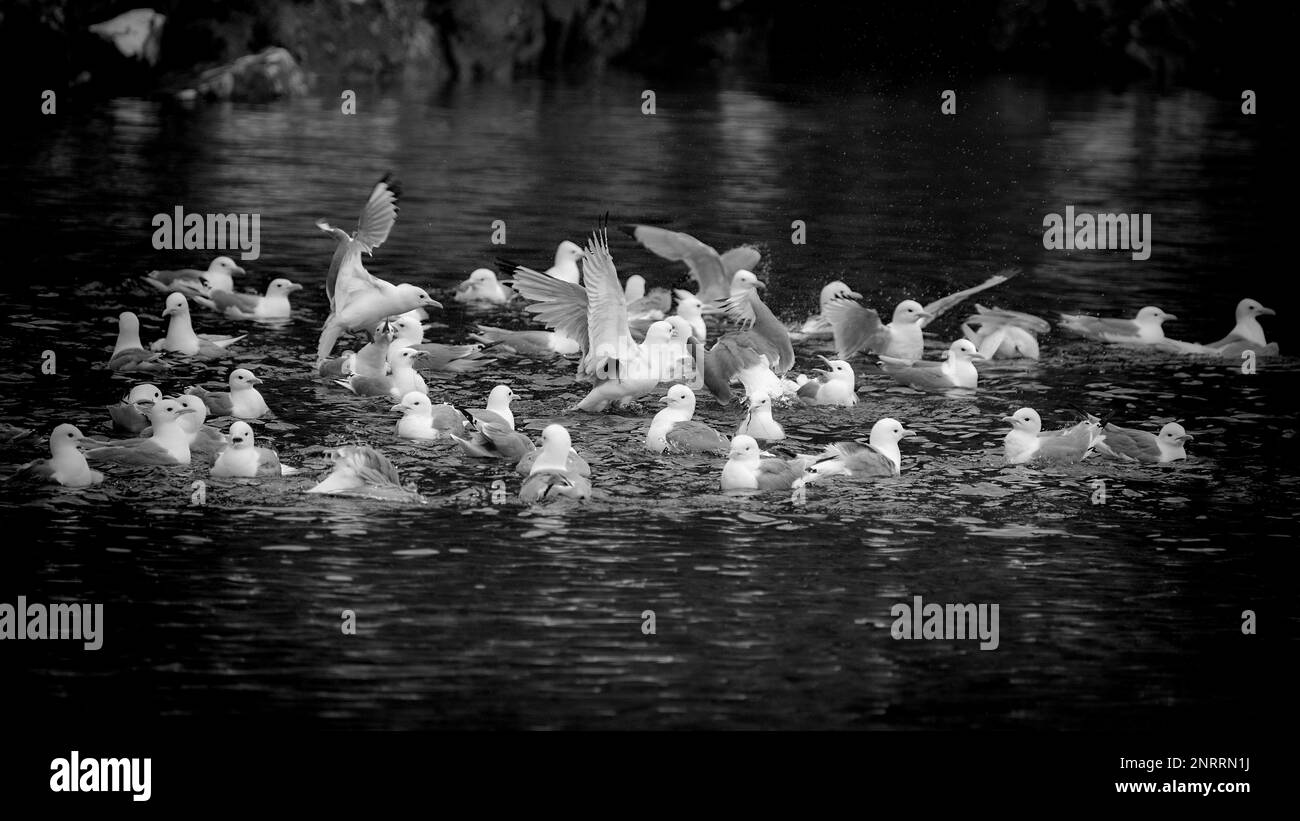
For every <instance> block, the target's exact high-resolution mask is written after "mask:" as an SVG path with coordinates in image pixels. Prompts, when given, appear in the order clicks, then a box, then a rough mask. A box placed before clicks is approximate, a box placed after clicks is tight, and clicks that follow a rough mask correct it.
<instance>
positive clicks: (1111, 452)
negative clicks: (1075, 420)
mask: <svg viewBox="0 0 1300 821" xmlns="http://www.w3.org/2000/svg"><path fill="white" fill-rule="evenodd" d="M1105 431H1106V438H1105V440H1104V441H1103V442H1102V443H1100V444H1098V445H1097V452H1098V453H1101V454H1105V455H1107V456H1114V457H1115V458H1117V459H1126V460H1129V461H1134V462H1155V463H1157V464H1165V463H1166V462H1176V461H1178V460H1179V459H1186V458H1187V451H1186V450H1184V449H1183V445H1184V444H1185V443H1186V442H1187V440H1188V439H1192V438H1194V437H1193V436H1192V435H1191V434H1190V433H1188V432H1187V431H1186V430H1184V429H1183V426H1182V425H1180V424H1178V423H1177V422H1170V423H1168V424H1167V425H1165V426H1164V427H1162V428H1161V429H1160V433H1158V434H1154V433H1147V432H1146V431H1144V430H1134V429H1133V428H1121V427H1120V426H1119V425H1112V424H1109V423H1108V424H1107V425H1106V428H1105Z"/></svg>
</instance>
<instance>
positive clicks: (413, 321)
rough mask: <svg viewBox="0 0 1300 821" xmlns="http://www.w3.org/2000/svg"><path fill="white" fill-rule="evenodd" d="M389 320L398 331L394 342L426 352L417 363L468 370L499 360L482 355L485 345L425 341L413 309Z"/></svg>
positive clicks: (447, 368) (451, 369)
mask: <svg viewBox="0 0 1300 821" xmlns="http://www.w3.org/2000/svg"><path fill="white" fill-rule="evenodd" d="M390 324H391V325H392V330H393V331H394V332H395V333H396V336H395V337H394V338H393V342H392V344H394V345H397V346H399V347H406V348H414V349H415V350H417V351H420V352H422V353H423V354H424V355H425V356H424V358H423V359H418V360H416V364H417V365H418V366H422V367H426V368H428V369H429V370H432V371H449V372H452V373H469V372H470V371H476V370H478V369H479V368H482V367H483V366H485V365H491V364H492V363H493V362H495V361H496V360H495V359H489V358H486V357H484V356H483V354H482V351H483V346H482V345H444V344H443V343H441V342H425V341H424V326H423V325H421V324H420V319H419V317H417V316H415V312H414V311H408V312H407V313H404V314H402V315H400V316H397V317H394V318H393V319H392V320H391V321H390Z"/></svg>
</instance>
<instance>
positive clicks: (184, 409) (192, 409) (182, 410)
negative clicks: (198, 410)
mask: <svg viewBox="0 0 1300 821" xmlns="http://www.w3.org/2000/svg"><path fill="white" fill-rule="evenodd" d="M186 413H194V408H181V409H180V410H178V411H176V415H177V416H181V415H183V414H186Z"/></svg>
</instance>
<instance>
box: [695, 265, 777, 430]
mask: <svg viewBox="0 0 1300 821" xmlns="http://www.w3.org/2000/svg"><path fill="white" fill-rule="evenodd" d="M742 273H746V272H742ZM751 276H752V274H751ZM754 281H755V282H757V279H755V280H754ZM719 304H720V305H721V307H722V310H723V311H725V312H726V313H727V315H728V316H729V317H731V318H732V319H735V320H738V321H739V322H740V326H741V327H740V329H739V330H735V331H730V332H728V333H726V334H723V335H722V337H720V338H719V339H718V341H717V342H715V343H713V347H712V348H709V349H708V350H705V349H704V348H703V346H697V347H696V351H697V357H698V359H699V360H700V366H701V370H702V371H703V377H704V384H705V386H706V387H707V388H708V389H709V392H710V393H712V394H713V396H714V397H715V398H716V399H717V400H718V401H719V402H720V403H722V404H723V405H725V404H727V403H729V402H730V401H731V382H732V381H733V380H739V381H740V383H741V384H742V385H744V387H745V393H746V395H748V396H755V395H757V394H759V393H765V394H767V395H768V396H770V397H772V398H774V399H775V398H777V397H781V396H784V395H785V388H784V387H783V386H782V384H781V378H780V375H781V374H784V373H785V372H786V371H788V370H790V368H791V367H793V366H794V347H793V345H792V344H791V343H790V333H789V332H788V331H787V330H786V328H785V326H784V325H782V324H781V323H780V322H779V321H777V318H776V317H775V316H774V315H773V314H772V311H771V309H769V308H768V307H767V305H766V304H764V302H763V300H762V299H760V298H759V296H758V292H757V291H756V290H755V289H754V288H752V287H749V288H742V289H740V290H738V291H737V292H736V293H734V294H732V295H731V296H729V297H727V298H726V299H724V300H722V301H721V302H720V303H719Z"/></svg>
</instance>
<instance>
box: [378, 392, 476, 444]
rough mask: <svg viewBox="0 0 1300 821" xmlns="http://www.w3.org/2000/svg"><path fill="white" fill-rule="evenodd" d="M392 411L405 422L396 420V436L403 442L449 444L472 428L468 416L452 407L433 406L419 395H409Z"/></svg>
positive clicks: (426, 398)
mask: <svg viewBox="0 0 1300 821" xmlns="http://www.w3.org/2000/svg"><path fill="white" fill-rule="evenodd" d="M389 410H391V411H393V412H397V411H401V412H402V418H401V419H398V420H397V435H398V436H400V437H402V438H403V439H421V440H427V441H431V442H438V441H442V440H447V439H451V438H452V434H463V433H464V432H465V428H466V426H467V425H468V424H469V422H468V421H467V420H466V419H465V414H463V413H461V412H460V411H458V410H456V409H455V408H454V407H452V406H451V405H447V404H439V405H434V404H433V403H432V402H431V401H429V397H428V396H426V395H424V394H422V393H420V392H419V391H411V392H410V393H408V394H406V395H405V396H403V397H402V401H401V402H400V403H398V404H396V405H393V406H392V407H391V408H389Z"/></svg>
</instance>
